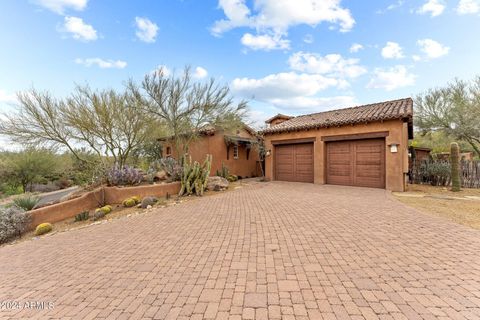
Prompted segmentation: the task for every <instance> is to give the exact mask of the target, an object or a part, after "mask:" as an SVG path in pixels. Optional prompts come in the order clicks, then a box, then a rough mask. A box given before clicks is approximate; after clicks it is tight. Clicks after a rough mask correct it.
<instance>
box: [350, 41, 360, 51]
mask: <svg viewBox="0 0 480 320" xmlns="http://www.w3.org/2000/svg"><path fill="white" fill-rule="evenodd" d="M360 50H363V46H362V45H361V44H360V43H354V44H352V46H351V47H350V52H351V53H356V52H358V51H360Z"/></svg>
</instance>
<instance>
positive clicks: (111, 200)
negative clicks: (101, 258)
mask: <svg viewBox="0 0 480 320" xmlns="http://www.w3.org/2000/svg"><path fill="white" fill-rule="evenodd" d="M179 191H180V182H174V183H167V184H157V185H147V186H137V187H125V188H119V187H103V188H99V189H97V190H94V191H91V192H88V193H86V194H84V195H82V196H80V197H78V198H75V199H72V200H68V201H64V202H60V203H57V204H54V205H51V206H48V207H43V208H39V209H35V210H32V211H30V213H31V215H32V222H31V224H30V230H33V229H35V227H36V226H37V225H39V224H40V223H43V222H50V223H55V222H59V221H62V220H65V219H69V218H73V217H75V215H76V214H78V213H80V212H82V211H85V210H93V209H95V208H98V207H100V206H101V205H102V204H103V203H105V204H118V203H122V201H123V200H125V199H126V198H128V197H132V196H139V197H141V198H143V197H146V196H156V197H164V196H166V195H167V193H168V194H170V195H176V194H178V192H179Z"/></svg>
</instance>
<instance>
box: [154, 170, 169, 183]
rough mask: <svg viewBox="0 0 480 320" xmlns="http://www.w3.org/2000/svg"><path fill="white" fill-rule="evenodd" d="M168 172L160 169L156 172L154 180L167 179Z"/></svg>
mask: <svg viewBox="0 0 480 320" xmlns="http://www.w3.org/2000/svg"><path fill="white" fill-rule="evenodd" d="M167 178H168V174H167V172H166V171H165V170H160V171H158V172H157V173H155V177H154V180H156V181H162V180H167Z"/></svg>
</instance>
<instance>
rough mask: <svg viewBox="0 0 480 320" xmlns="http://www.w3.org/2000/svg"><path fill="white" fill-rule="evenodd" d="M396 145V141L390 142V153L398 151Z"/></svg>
mask: <svg viewBox="0 0 480 320" xmlns="http://www.w3.org/2000/svg"><path fill="white" fill-rule="evenodd" d="M398 146H399V144H398V143H392V144H391V145H390V152H391V153H397V152H398Z"/></svg>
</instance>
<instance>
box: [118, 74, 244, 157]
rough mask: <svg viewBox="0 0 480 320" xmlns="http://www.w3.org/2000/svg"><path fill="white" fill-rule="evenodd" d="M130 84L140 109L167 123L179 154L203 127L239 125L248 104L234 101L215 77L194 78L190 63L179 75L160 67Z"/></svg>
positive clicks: (167, 130)
mask: <svg viewBox="0 0 480 320" xmlns="http://www.w3.org/2000/svg"><path fill="white" fill-rule="evenodd" d="M128 88H129V91H130V95H131V96H133V97H135V98H136V100H137V103H136V105H137V106H138V107H139V109H140V110H142V111H146V112H148V113H150V114H151V115H152V116H154V117H155V118H156V119H158V120H159V121H161V122H163V123H165V128H166V132H165V134H166V136H168V137H171V139H172V141H173V143H174V145H175V148H176V150H177V152H178V153H179V155H181V154H180V153H185V152H187V151H188V146H189V144H190V142H191V141H192V140H193V139H195V138H196V137H198V135H199V133H200V131H201V129H202V128H205V127H207V126H211V127H221V128H222V129H224V130H227V131H228V130H231V129H233V128H238V127H239V126H240V125H241V123H242V120H243V119H244V117H245V112H246V108H247V104H246V102H245V101H241V102H240V103H238V104H237V105H235V104H234V102H233V99H232V97H231V95H230V89H229V88H228V86H221V85H218V84H217V83H216V82H215V80H214V79H211V80H210V81H207V82H194V81H192V77H191V73H190V68H189V67H186V68H185V69H184V72H183V74H182V76H180V77H176V76H175V75H171V76H167V75H166V74H165V72H164V71H163V69H160V70H158V71H156V72H153V73H150V74H147V75H146V76H145V78H144V79H143V81H142V83H141V84H140V85H137V84H135V83H134V82H133V81H130V82H129V85H128Z"/></svg>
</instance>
